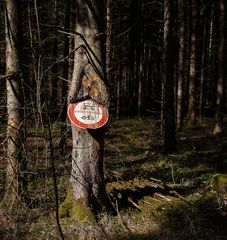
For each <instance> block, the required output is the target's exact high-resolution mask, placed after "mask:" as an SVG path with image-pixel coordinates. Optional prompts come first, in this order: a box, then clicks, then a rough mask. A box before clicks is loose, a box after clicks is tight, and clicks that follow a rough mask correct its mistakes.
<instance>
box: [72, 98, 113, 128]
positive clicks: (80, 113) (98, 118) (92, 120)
mask: <svg viewBox="0 0 227 240" xmlns="http://www.w3.org/2000/svg"><path fill="white" fill-rule="evenodd" d="M68 117H69V119H70V121H71V122H72V123H73V124H74V125H76V126H77V127H79V128H84V129H86V128H89V129H97V128H100V127H102V126H104V125H105V124H106V122H107V121H108V118H109V113H108V110H107V108H105V107H104V106H103V105H101V104H98V103H97V102H95V101H94V100H91V99H89V100H85V101H81V102H77V103H72V104H70V105H69V107H68Z"/></svg>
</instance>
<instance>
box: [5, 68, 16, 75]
mask: <svg viewBox="0 0 227 240" xmlns="http://www.w3.org/2000/svg"><path fill="white" fill-rule="evenodd" d="M15 74H16V73H15V71H13V70H12V69H10V68H8V69H7V70H6V75H7V76H11V75H15Z"/></svg>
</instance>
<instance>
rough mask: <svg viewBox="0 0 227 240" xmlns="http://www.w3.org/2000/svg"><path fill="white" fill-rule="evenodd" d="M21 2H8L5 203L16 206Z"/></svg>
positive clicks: (19, 165) (18, 191) (19, 149)
mask: <svg viewBox="0 0 227 240" xmlns="http://www.w3.org/2000/svg"><path fill="white" fill-rule="evenodd" d="M18 6H19V1H16V0H6V1H5V29H6V75H7V82H6V87H7V113H8V123H7V172H6V178H7V181H6V182H7V185H6V194H5V200H6V201H5V203H6V204H10V205H13V204H14V203H15V202H17V200H18V197H19V196H21V193H22V181H21V176H22V170H23V168H24V167H25V161H23V158H22V137H23V134H22V129H23V119H22V117H23V115H22V114H23V97H22V96H23V94H22V84H21V75H20V66H19V47H20V45H19V36H18V33H19V26H18V23H19V17H18Z"/></svg>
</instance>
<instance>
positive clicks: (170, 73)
mask: <svg viewBox="0 0 227 240" xmlns="http://www.w3.org/2000/svg"><path fill="white" fill-rule="evenodd" d="M173 9H174V6H173V1H169V0H165V1H164V121H165V124H164V152H166V153H170V152H173V151H175V150H176V137H175V111H174V39H173Z"/></svg>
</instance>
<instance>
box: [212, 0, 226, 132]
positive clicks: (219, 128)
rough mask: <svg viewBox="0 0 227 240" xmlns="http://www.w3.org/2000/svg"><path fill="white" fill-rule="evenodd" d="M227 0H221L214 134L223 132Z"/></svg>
mask: <svg viewBox="0 0 227 240" xmlns="http://www.w3.org/2000/svg"><path fill="white" fill-rule="evenodd" d="M224 5H225V1H224V0H220V17H219V53H218V63H219V65H218V81H217V96H216V99H217V100H216V114H215V120H216V123H215V126H214V134H220V133H222V132H223V96H224V19H225V6H224Z"/></svg>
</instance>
